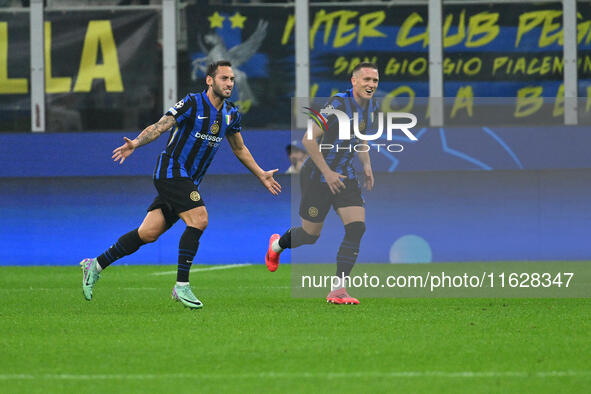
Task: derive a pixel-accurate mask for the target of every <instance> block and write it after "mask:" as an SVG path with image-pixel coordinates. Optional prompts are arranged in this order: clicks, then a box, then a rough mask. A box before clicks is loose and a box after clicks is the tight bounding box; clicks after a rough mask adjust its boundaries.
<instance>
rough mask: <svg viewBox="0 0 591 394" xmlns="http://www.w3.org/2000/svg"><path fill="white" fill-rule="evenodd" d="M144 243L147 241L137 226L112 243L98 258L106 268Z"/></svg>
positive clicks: (102, 266) (100, 263)
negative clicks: (143, 239) (139, 232)
mask: <svg viewBox="0 0 591 394" xmlns="http://www.w3.org/2000/svg"><path fill="white" fill-rule="evenodd" d="M144 244H145V242H144V241H142V239H141V238H140V235H139V234H138V229H137V228H136V229H135V230H131V231H130V232H128V233H127V234H125V235H122V236H121V238H119V239H118V240H117V242H115V243H114V244H113V245H111V247H110V248H109V249H107V250H105V252H104V253H103V254H101V255H100V256H99V257H97V258H96V259H97V260H98V263H99V265H100V266H101V268H103V269H104V268H107V267H108V266H109V265H111V264H113V263H114V262H115V261H116V260H119V259H120V258H121V257H123V256H127V255H130V254H132V253H134V252H135V251H137V250H138V249H139V248H140V246H142V245H144Z"/></svg>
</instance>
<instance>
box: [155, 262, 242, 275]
mask: <svg viewBox="0 0 591 394" xmlns="http://www.w3.org/2000/svg"><path fill="white" fill-rule="evenodd" d="M251 265H252V264H228V265H215V266H213V267H206V268H193V269H192V270H191V272H203V271H216V270H227V269H230V268H241V267H250V266H251ZM176 272H177V271H176V270H175V271H165V272H154V273H153V274H152V275H170V274H176Z"/></svg>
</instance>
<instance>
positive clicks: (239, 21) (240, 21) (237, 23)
mask: <svg viewBox="0 0 591 394" xmlns="http://www.w3.org/2000/svg"><path fill="white" fill-rule="evenodd" d="M228 19H229V20H230V22H232V28H235V27H239V28H241V29H244V21H245V20H246V17H245V16H244V15H240V13H239V12H237V13H235V14H234V15H233V16H232V17H231V18H228Z"/></svg>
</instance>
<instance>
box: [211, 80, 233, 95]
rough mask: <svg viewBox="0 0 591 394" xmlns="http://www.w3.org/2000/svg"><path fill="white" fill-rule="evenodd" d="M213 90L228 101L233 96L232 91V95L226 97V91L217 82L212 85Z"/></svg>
mask: <svg viewBox="0 0 591 394" xmlns="http://www.w3.org/2000/svg"><path fill="white" fill-rule="evenodd" d="M211 88H212V90H213V93H214V94H215V95H216V96H218V97H219V98H221V99H227V98H229V97H230V96H231V95H232V91H230V94H228V95H226V94H225V93H224V90H223V89H221V88H220V87H219V86H218V85H217V84H216V83H215V82H214V83H213V84H212V85H211Z"/></svg>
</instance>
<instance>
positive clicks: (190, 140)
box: [154, 91, 241, 185]
mask: <svg viewBox="0 0 591 394" xmlns="http://www.w3.org/2000/svg"><path fill="white" fill-rule="evenodd" d="M166 115H170V116H174V118H175V119H176V122H177V124H176V126H175V127H174V128H173V129H172V131H171V132H170V137H169V138H168V142H167V144H166V148H165V149H164V150H163V151H162V153H161V154H160V156H159V157H158V163H157V164H156V169H155V170H154V179H171V178H191V179H192V180H193V182H194V183H195V184H196V185H199V183H200V182H201V180H202V179H203V176H204V175H205V171H207V167H209V165H210V164H211V161H212V160H213V157H214V155H215V153H216V152H217V150H218V149H219V147H220V144H221V142H222V140H223V139H224V136H225V135H226V134H233V133H237V132H240V130H241V126H240V113H239V112H238V108H236V107H235V106H234V104H232V103H231V102H229V101H227V100H224V104H223V106H222V108H221V110H220V111H218V110H217V109H216V108H215V107H214V106H213V105H212V104H211V102H210V101H209V98H208V97H207V94H206V92H205V91H203V92H201V93H190V94H188V95H187V96H186V97H185V98H183V99H182V100H181V101H179V102H178V103H176V105H175V106H174V107H171V108H170V109H169V110H168V112H166Z"/></svg>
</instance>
